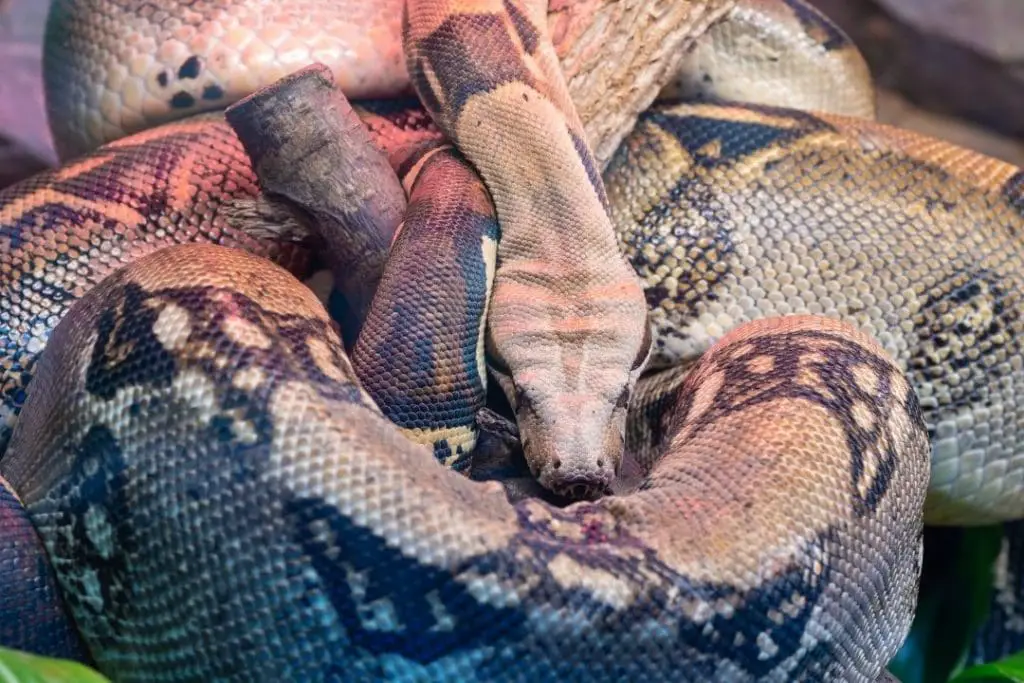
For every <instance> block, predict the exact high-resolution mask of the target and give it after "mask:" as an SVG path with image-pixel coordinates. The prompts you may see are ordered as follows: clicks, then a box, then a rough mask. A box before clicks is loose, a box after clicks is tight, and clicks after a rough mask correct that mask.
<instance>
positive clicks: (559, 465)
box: [551, 459, 562, 470]
mask: <svg viewBox="0 0 1024 683" xmlns="http://www.w3.org/2000/svg"><path fill="white" fill-rule="evenodd" d="M551 466H552V467H553V468H555V469H556V470H558V469H561V468H562V461H561V460H557V459H556V460H555V462H554V463H553V464H552V465H551Z"/></svg>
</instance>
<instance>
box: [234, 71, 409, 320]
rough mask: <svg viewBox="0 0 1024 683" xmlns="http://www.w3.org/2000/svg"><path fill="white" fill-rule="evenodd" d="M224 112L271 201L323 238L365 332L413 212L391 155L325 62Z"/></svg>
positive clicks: (337, 282)
mask: <svg viewBox="0 0 1024 683" xmlns="http://www.w3.org/2000/svg"><path fill="white" fill-rule="evenodd" d="M225 115H226V117H227V120H228V123H229V124H231V127H232V128H234V130H235V132H236V133H237V134H238V137H239V139H240V140H241V141H242V145H243V146H244V148H245V151H246V153H247V154H248V155H249V158H250V160H251V161H252V165H253V169H254V170H255V171H256V176H257V178H258V179H259V183H260V187H261V188H262V189H263V192H264V194H265V195H266V198H267V199H268V200H270V201H272V202H274V203H280V204H283V205H285V206H287V207H288V208H289V209H290V210H292V211H295V212H296V214H297V218H298V219H299V221H300V222H301V223H306V224H308V225H309V227H310V228H311V229H312V231H313V232H314V233H315V234H316V235H317V236H319V238H320V239H321V240H322V241H323V243H324V245H325V246H326V253H324V254H323V256H324V259H325V261H326V262H327V265H328V266H329V267H330V268H331V270H332V272H333V273H334V279H335V286H336V287H337V288H338V290H339V291H340V292H341V293H342V294H343V295H344V297H345V299H346V300H347V303H348V305H349V307H350V309H351V310H350V314H351V318H352V319H351V320H350V321H345V324H346V325H353V324H354V325H356V327H357V329H356V332H358V327H361V326H362V323H363V321H364V320H365V319H366V313H367V311H368V309H369V306H370V302H371V300H372V299H373V293H374V291H376V289H377V284H378V282H379V281H380V277H381V273H382V272H383V268H384V261H385V259H386V258H387V254H388V248H389V247H390V245H391V238H392V236H393V235H394V233H395V230H396V229H397V228H398V225H399V223H400V222H401V220H402V218H403V216H404V215H405V206H406V198H405V191H404V190H403V189H402V185H401V183H400V182H399V180H398V177H397V175H396V174H395V171H394V170H393V169H392V168H391V165H390V164H389V163H388V160H387V157H386V156H385V155H384V154H383V152H381V151H380V149H379V148H378V147H377V146H376V145H375V144H374V143H373V140H372V139H371V138H370V134H369V131H368V130H367V129H366V127H365V126H364V125H363V124H362V122H361V121H360V120H359V116H358V115H357V114H356V112H355V111H353V109H352V106H351V104H349V101H348V99H347V98H346V97H345V96H344V95H343V94H342V92H341V90H340V89H339V88H337V87H336V86H335V84H334V77H333V75H332V74H331V71H330V69H328V68H327V67H326V66H324V65H322V64H314V65H311V66H308V67H306V68H303V69H300V70H298V71H296V72H294V73H292V74H290V75H288V76H285V77H284V78H282V79H280V80H279V81H277V82H276V83H272V84H271V85H268V86H266V87H265V88H263V89H261V90H259V91H257V92H255V93H253V94H252V95H250V96H248V97H246V98H245V99H242V100H240V101H238V102H236V103H235V104H233V105H232V106H230V107H228V109H227V111H226V112H225ZM261 215H262V216H263V217H264V218H266V217H267V216H268V215H270V214H269V213H268V212H262V214H261ZM269 231H271V232H272V231H273V228H269ZM346 332H347V334H346V338H349V337H350V336H351V338H352V339H354V334H351V335H350V334H349V333H351V330H346Z"/></svg>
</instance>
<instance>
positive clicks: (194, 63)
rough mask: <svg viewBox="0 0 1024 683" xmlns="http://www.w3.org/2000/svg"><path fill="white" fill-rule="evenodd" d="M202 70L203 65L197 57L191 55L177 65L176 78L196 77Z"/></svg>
mask: <svg viewBox="0 0 1024 683" xmlns="http://www.w3.org/2000/svg"><path fill="white" fill-rule="evenodd" d="M202 70H203V65H202V63H201V62H200V61H199V57H198V56H196V55H192V56H191V57H189V58H188V59H186V60H185V61H184V62H182V63H181V66H180V67H178V78H198V77H199V72H201V71H202Z"/></svg>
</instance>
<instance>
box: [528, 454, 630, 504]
mask: <svg viewBox="0 0 1024 683" xmlns="http://www.w3.org/2000/svg"><path fill="white" fill-rule="evenodd" d="M538 479H539V480H540V483H541V484H542V485H543V486H544V487H545V488H547V489H549V490H550V491H552V492H553V493H556V494H558V495H560V496H564V497H566V498H571V499H573V500H594V499H596V498H600V497H601V496H603V495H606V494H607V493H608V492H609V491H610V490H611V485H612V481H613V480H614V479H615V467H614V465H613V463H612V462H611V459H605V458H598V459H597V460H589V461H583V462H581V461H579V460H575V461H573V462H570V463H565V462H563V461H562V460H560V459H559V458H553V459H552V460H551V461H550V462H549V463H547V464H545V466H544V467H543V468H542V469H541V472H540V476H539V477H538Z"/></svg>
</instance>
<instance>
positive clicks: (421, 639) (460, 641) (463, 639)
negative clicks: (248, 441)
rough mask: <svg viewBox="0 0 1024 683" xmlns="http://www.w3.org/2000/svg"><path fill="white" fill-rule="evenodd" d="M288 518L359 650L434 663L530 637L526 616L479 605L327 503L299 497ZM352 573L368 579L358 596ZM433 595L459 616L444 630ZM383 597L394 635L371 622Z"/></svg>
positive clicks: (447, 577) (446, 577) (446, 575)
mask: <svg viewBox="0 0 1024 683" xmlns="http://www.w3.org/2000/svg"><path fill="white" fill-rule="evenodd" d="M284 518H285V522H286V524H287V525H288V527H289V528H290V529H291V533H292V537H293V540H294V541H295V542H296V543H297V544H298V545H299V546H300V547H301V548H302V551H303V553H304V554H306V555H307V556H308V557H309V558H310V561H311V563H312V565H313V567H314V568H315V569H316V571H317V574H318V575H319V576H320V577H321V580H322V582H323V590H324V591H325V592H326V594H327V598H328V599H329V600H330V602H331V604H332V605H333V606H334V609H335V611H336V612H337V615H338V618H339V619H340V621H341V622H342V624H343V625H344V627H345V631H346V633H347V634H348V637H349V639H350V640H351V643H352V645H354V646H355V647H359V648H361V649H363V650H365V651H367V652H370V653H373V654H376V655H385V654H395V655H401V656H402V657H405V658H408V659H410V660H412V661H415V662H418V663H421V664H428V663H430V662H433V661H436V660H438V659H441V658H443V657H445V656H446V655H449V654H450V653H451V652H452V651H455V650H463V649H471V648H473V647H474V646H481V645H485V644H488V643H493V642H497V641H500V640H503V639H511V640H514V641H518V640H520V639H521V638H524V637H525V636H526V633H525V632H524V631H523V627H524V615H523V614H522V613H521V612H520V611H518V610H516V609H512V608H495V607H490V606H487V605H484V604H481V603H479V602H477V600H476V598H474V597H473V596H472V595H471V594H470V593H469V592H468V590H467V589H466V586H465V585H464V584H462V583H459V582H458V581H455V580H454V579H453V578H452V574H453V572H450V571H444V570H441V569H437V568H434V567H431V566H428V565H424V564H421V563H420V562H418V561H416V560H415V559H413V558H410V557H408V556H407V555H405V554H404V553H402V552H401V551H400V550H398V549H397V548H396V547H394V546H393V545H391V544H389V543H385V541H384V539H383V538H382V537H380V536H378V535H376V534H375V533H373V532H372V531H370V530H368V529H366V528H364V527H361V526H358V525H356V524H355V523H353V522H352V520H350V519H349V518H348V517H346V516H345V515H343V514H341V513H340V512H339V511H338V510H337V508H335V507H334V506H332V505H330V504H328V503H326V502H325V501H323V500H322V499H317V498H293V499H292V500H290V501H288V502H286V503H285V504H284ZM322 525H326V526H327V527H328V528H329V530H330V537H331V538H332V539H333V541H334V546H335V547H334V548H333V549H332V548H330V547H328V545H327V544H326V543H324V541H323V533H322V532H320V531H318V530H317V527H320V526H322ZM352 571H355V572H359V573H360V574H362V576H363V577H364V581H365V593H364V594H363V595H362V596H361V597H360V598H358V599H357V597H356V596H355V595H353V592H352V588H351V583H350V581H349V579H348V576H349V572H352ZM431 594H433V595H434V596H436V598H437V599H438V600H439V602H440V603H441V604H442V605H443V606H444V608H445V611H446V612H447V613H448V614H450V615H452V616H453V617H454V623H452V624H451V625H450V628H442V627H441V626H442V625H441V624H439V623H438V621H437V620H436V619H435V617H434V610H433V607H432V605H431V603H430V602H429V601H428V595H431ZM384 599H386V600H388V601H389V602H390V607H391V608H392V609H393V612H392V613H393V614H394V615H395V617H396V618H397V620H398V622H399V623H400V626H397V627H395V629H394V630H387V629H379V630H378V629H375V628H373V627H370V626H367V625H366V621H367V619H366V617H367V616H368V613H369V610H372V605H373V603H374V602H375V601H378V600H384ZM361 617H362V618H361Z"/></svg>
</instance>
